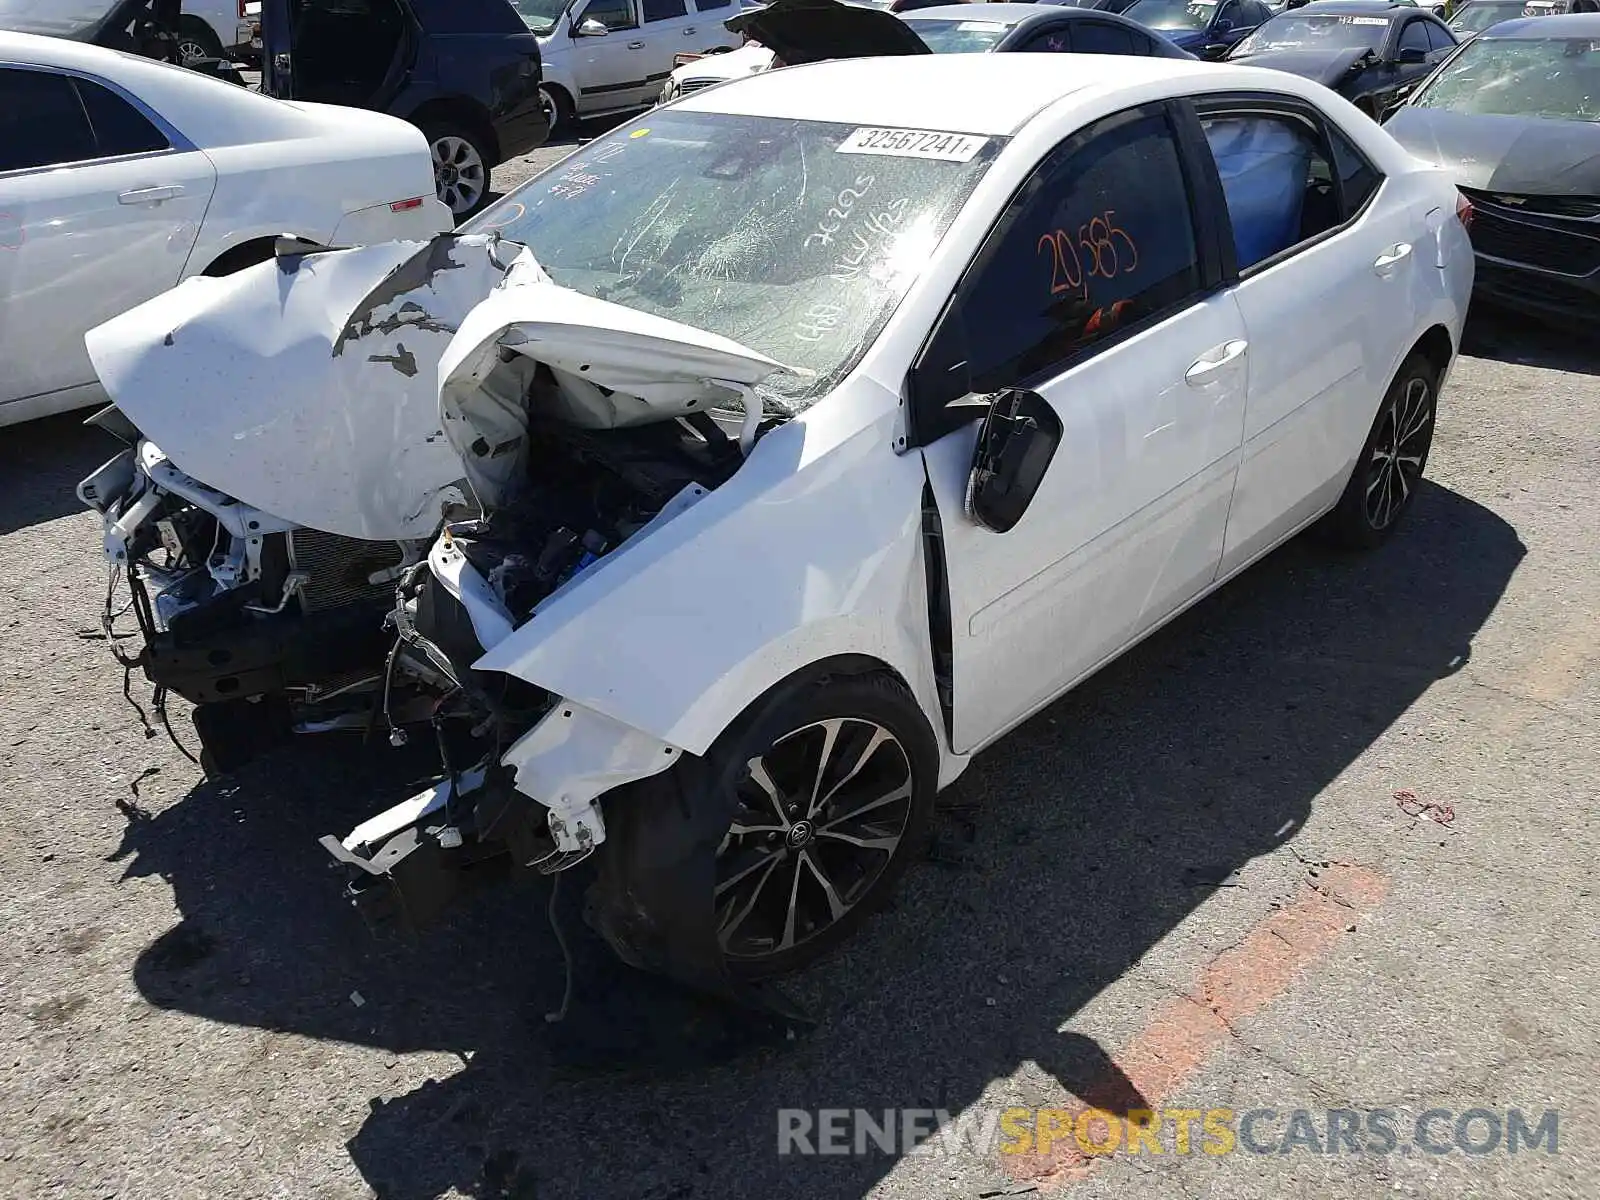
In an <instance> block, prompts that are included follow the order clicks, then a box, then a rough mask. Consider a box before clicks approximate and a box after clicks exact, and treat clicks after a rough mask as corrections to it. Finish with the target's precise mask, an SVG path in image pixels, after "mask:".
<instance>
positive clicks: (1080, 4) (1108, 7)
mask: <svg viewBox="0 0 1600 1200" xmlns="http://www.w3.org/2000/svg"><path fill="white" fill-rule="evenodd" d="M1039 3H1041V4H1057V5H1064V6H1066V7H1068V8H1093V9H1098V10H1099V11H1100V12H1114V13H1124V12H1127V11H1128V9H1130V8H1132V7H1133V5H1134V4H1135V3H1136V0H1039Z"/></svg>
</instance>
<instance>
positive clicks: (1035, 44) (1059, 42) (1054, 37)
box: [1018, 25, 1078, 54]
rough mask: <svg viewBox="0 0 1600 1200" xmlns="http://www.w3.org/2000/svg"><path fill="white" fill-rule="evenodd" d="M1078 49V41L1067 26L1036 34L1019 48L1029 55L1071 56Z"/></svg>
mask: <svg viewBox="0 0 1600 1200" xmlns="http://www.w3.org/2000/svg"><path fill="white" fill-rule="evenodd" d="M1077 48H1078V45H1077V39H1076V38H1075V37H1073V36H1072V33H1071V32H1070V31H1069V30H1068V29H1067V27H1066V26H1065V25H1058V26H1056V27H1055V28H1054V29H1047V30H1045V31H1044V32H1043V33H1036V34H1034V35H1033V36H1032V37H1031V38H1029V39H1028V40H1027V41H1026V42H1024V43H1023V44H1022V45H1021V46H1020V47H1018V49H1019V50H1022V51H1025V52H1026V53H1028V54H1070V53H1072V51H1073V50H1075V49H1077Z"/></svg>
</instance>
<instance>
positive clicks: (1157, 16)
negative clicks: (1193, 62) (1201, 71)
mask: <svg viewBox="0 0 1600 1200" xmlns="http://www.w3.org/2000/svg"><path fill="white" fill-rule="evenodd" d="M1123 15H1125V16H1127V17H1128V18H1129V19H1130V20H1134V21H1137V22H1139V24H1141V25H1143V26H1146V27H1147V28H1149V29H1154V30H1155V31H1156V32H1157V33H1159V34H1161V35H1162V36H1163V37H1165V38H1168V39H1169V40H1171V42H1172V43H1173V45H1175V46H1178V47H1179V48H1181V49H1183V50H1187V51H1188V52H1189V53H1190V54H1193V55H1194V56H1195V57H1197V58H1211V59H1217V58H1222V57H1224V56H1225V55H1226V54H1227V53H1228V51H1229V50H1231V49H1233V47H1234V46H1236V45H1238V43H1239V42H1240V41H1241V40H1242V39H1244V38H1246V37H1248V36H1249V35H1250V34H1251V33H1252V32H1254V30H1255V29H1256V27H1257V26H1259V25H1261V24H1262V23H1263V22H1265V21H1267V20H1269V19H1270V18H1271V16H1272V12H1271V10H1270V9H1268V8H1267V6H1266V5H1265V4H1263V3H1262V0H1138V2H1137V3H1135V4H1133V5H1132V6H1131V7H1129V8H1127V9H1125V10H1124V14H1123Z"/></svg>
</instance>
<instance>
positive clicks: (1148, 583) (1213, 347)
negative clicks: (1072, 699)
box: [909, 104, 1247, 751]
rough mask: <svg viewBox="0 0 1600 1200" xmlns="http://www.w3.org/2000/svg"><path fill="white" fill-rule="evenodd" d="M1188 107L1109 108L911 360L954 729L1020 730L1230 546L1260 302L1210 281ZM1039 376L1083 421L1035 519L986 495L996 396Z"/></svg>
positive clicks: (1033, 193) (1037, 190)
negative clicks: (944, 609)
mask: <svg viewBox="0 0 1600 1200" xmlns="http://www.w3.org/2000/svg"><path fill="white" fill-rule="evenodd" d="M1193 200H1194V197H1193V195H1192V194H1191V193H1190V191H1189V189H1188V186H1187V184H1186V181H1185V174H1184V170H1183V168H1182V166H1181V163H1180V155H1179V149H1178V145H1177V143H1176V141H1175V136H1174V125H1173V122H1172V118H1171V115H1170V112H1169V110H1168V106H1166V105H1162V104H1158V105H1152V106H1148V107H1144V108H1138V109H1133V110H1130V111H1127V112H1124V113H1120V114H1117V115H1116V116H1113V117H1110V118H1107V119H1105V120H1103V121H1100V122H1097V123H1096V124H1095V125H1093V126H1091V127H1090V128H1088V129H1086V130H1084V131H1083V132H1081V133H1079V134H1077V135H1075V136H1074V137H1072V138H1070V139H1068V140H1067V141H1065V142H1063V143H1062V144H1061V145H1059V146H1058V147H1057V148H1056V149H1055V150H1053V151H1052V152H1051V153H1050V154H1048V155H1047V156H1046V157H1045V158H1044V159H1043V160H1042V161H1041V162H1040V164H1039V165H1038V167H1037V168H1036V169H1035V171H1034V172H1033V173H1032V175H1031V177H1030V178H1029V180H1028V181H1027V183H1026V184H1025V185H1024V186H1023V187H1022V188H1021V189H1020V190H1019V192H1018V193H1017V194H1016V196H1015V197H1014V198H1013V199H1012V201H1011V202H1010V204H1008V205H1007V207H1006V209H1005V210H1004V211H1003V212H1002V214H1001V215H1000V217H999V219H998V221H997V222H996V224H995V225H994V227H993V229H992V230H991V232H990V233H989V235H988V237H987V239H986V240H985V242H984V245H983V247H982V249H981V250H980V251H979V252H978V254H977V256H976V257H975V258H974V260H973V262H972V264H971V265H970V266H969V268H968V270H967V272H966V274H965V276H964V277H963V280H962V282H961V283H960V285H959V286H958V288H957V290H956V292H955V294H954V295H953V296H952V298H951V300H950V303H949V305H948V307H947V309H946V312H945V314H944V315H943V317H942V318H941V320H940V322H939V325H938V327H937V328H936V329H935V331H934V333H933V334H932V335H931V336H930V339H929V341H928V343H927V345H926V346H925V347H924V350H923V352H922V354H921V355H920V356H919V359H918V361H917V363H916V365H915V366H914V368H913V371H912V375H911V379H910V381H909V386H910V392H911V400H912V405H913V412H914V421H915V430H916V438H917V441H918V442H919V443H920V444H922V445H923V446H924V456H925V461H926V463H927V468H928V476H929V480H930V483H931V487H932V491H933V495H934V498H935V501H936V503H937V505H938V512H939V519H940V522H941V528H942V539H943V541H942V545H943V558H944V560H945V562H946V564H947V566H946V572H947V576H948V589H949V597H950V612H949V617H950V627H951V630H952V645H951V667H952V677H953V688H954V726H953V737H954V741H955V745H956V748H957V749H958V750H961V751H968V750H972V749H974V748H976V747H978V746H981V745H983V744H985V743H986V742H988V741H990V740H991V739H993V738H994V737H997V736H998V735H999V734H1001V733H1003V732H1004V731H1005V730H1006V729H1008V728H1010V727H1011V726H1012V725H1013V724H1015V723H1016V722H1017V721H1018V720H1020V719H1021V718H1023V717H1024V716H1026V715H1027V714H1028V713H1029V712H1031V711H1033V710H1034V709H1036V708H1038V707H1039V706H1040V705H1042V704H1044V703H1046V702H1048V701H1049V700H1050V698H1051V697H1053V696H1055V695H1057V694H1059V693H1060V692H1061V691H1062V690H1064V689H1065V688H1066V687H1068V686H1070V685H1071V684H1072V683H1073V682H1074V681H1075V680H1077V679H1078V678H1080V677H1081V676H1083V675H1085V674H1086V673H1088V672H1089V671H1091V670H1092V669H1093V668H1094V667H1095V666H1097V665H1098V664H1099V663H1100V662H1102V661H1103V660H1105V659H1106V658H1107V657H1108V656H1110V655H1112V654H1113V653H1115V652H1116V651H1117V650H1118V649H1120V648H1121V647H1123V646H1124V645H1126V644H1127V643H1128V642H1129V641H1131V640H1132V639H1134V638H1135V637H1137V636H1138V635H1139V634H1141V633H1142V632H1144V631H1146V630H1148V629H1150V628H1151V627H1152V626H1154V625H1155V624H1156V623H1158V622H1159V621H1161V620H1162V619H1163V618H1165V617H1167V616H1168V615H1170V614H1171V613H1173V612H1174V611H1175V610H1177V609H1178V608H1179V607H1181V606H1182V605H1184V604H1185V603H1187V602H1188V601H1190V600H1192V599H1193V598H1194V597H1195V596H1197V595H1199V594H1200V593H1201V592H1202V591H1203V590H1204V589H1205V588H1206V587H1207V586H1208V585H1209V584H1210V583H1211V581H1212V579H1213V577H1214V575H1215V573H1216V569H1217V563H1218V560H1219V559H1220V557H1221V553H1222V538H1223V533H1224V530H1225V527H1226V518H1227V510H1228V503H1229V498H1230V496H1231V494H1232V490H1233V477H1234V472H1235V468H1236V466H1237V461H1238V450H1239V439H1240V432H1241V428H1242V421H1243V416H1244V404H1245V382H1246V372H1245V363H1246V350H1247V346H1246V342H1245V336H1244V321H1243V318H1242V317H1241V316H1240V313H1239V310H1238V307H1237V305H1235V303H1234V301H1233V297H1232V296H1231V295H1230V294H1229V293H1228V292H1227V291H1226V290H1224V289H1220V288H1218V287H1216V286H1208V281H1210V280H1211V279H1212V277H1213V276H1214V275H1215V274H1216V273H1217V263H1216V261H1215V255H1214V252H1213V251H1214V243H1213V241H1212V240H1211V239H1208V237H1207V236H1206V235H1205V234H1204V233H1203V232H1202V230H1203V229H1204V228H1207V226H1205V224H1204V222H1203V219H1202V218H1203V214H1197V212H1196V211H1195V208H1194V206H1193V203H1192V201H1193ZM1006 388H1023V389H1027V390H1029V391H1031V392H1034V393H1036V394H1037V395H1038V396H1040V397H1042V398H1043V400H1044V401H1045V402H1046V403H1047V404H1048V405H1049V406H1050V408H1051V409H1052V410H1053V411H1054V412H1055V414H1056V415H1057V416H1058V417H1059V419H1060V421H1061V423H1062V426H1063V427H1064V435H1063V437H1062V438H1061V441H1060V448H1059V450H1058V451H1057V452H1056V455H1055V457H1054V459H1053V460H1052V461H1051V463H1050V466H1049V469H1048V471H1047V472H1046V474H1045V475H1044V478H1043V480H1042V483H1041V484H1040V487H1039V489H1038V491H1037V492H1036V493H1035V494H1034V496H1033V497H1032V501H1031V503H1030V504H1029V505H1028V508H1027V511H1026V512H1025V513H1024V514H1023V515H1022V518H1021V520H1020V521H1019V522H1018V523H1017V524H1016V525H1015V526H1014V527H1013V528H1011V529H1010V530H1009V531H1008V532H1006V533H1003V534H997V533H994V532H991V531H989V530H987V529H984V528H981V527H979V526H978V525H977V524H975V523H974V522H973V521H972V520H971V519H970V518H969V517H968V516H967V514H966V511H965V500H966V488H967V482H968V475H969V468H970V465H971V464H970V459H971V455H972V450H973V445H974V441H975V433H974V430H973V428H972V426H971V425H970V423H969V422H970V414H971V412H972V411H973V410H972V408H971V406H972V405H973V404H974V403H981V401H979V400H977V399H976V398H977V397H982V396H984V395H988V394H993V393H996V392H999V391H1001V390H1002V389H1006Z"/></svg>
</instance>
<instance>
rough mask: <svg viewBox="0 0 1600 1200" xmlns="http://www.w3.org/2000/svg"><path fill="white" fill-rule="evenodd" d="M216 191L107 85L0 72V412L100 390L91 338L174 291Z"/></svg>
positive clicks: (198, 167) (140, 110)
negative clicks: (4, 404)
mask: <svg viewBox="0 0 1600 1200" xmlns="http://www.w3.org/2000/svg"><path fill="white" fill-rule="evenodd" d="M215 180H216V171H215V169H214V168H213V167H212V165H211V161H210V160H209V159H208V158H207V157H206V156H205V155H204V154H202V153H200V151H198V150H196V149H195V148H194V147H193V146H191V145H190V144H189V143H187V142H186V141H185V140H184V139H183V137H182V135H181V134H179V133H178V132H177V131H176V130H175V129H173V128H172V127H171V126H170V125H167V123H166V122H165V121H163V120H162V119H161V118H160V117H158V116H156V115H155V114H154V113H153V112H151V111H150V110H148V109H147V108H145V107H144V106H143V105H141V104H139V103H138V102H137V101H136V100H134V99H133V98H132V97H131V96H128V95H127V94H125V93H123V92H122V91H121V90H120V89H118V88H116V87H114V86H113V85H111V84H109V83H107V82H103V81H96V80H94V79H90V78H87V77H84V76H80V75H72V74H67V73H63V72H59V71H54V70H47V69H43V68H37V69H36V68H30V67H18V66H0V363H3V364H4V371H3V372H0V401H12V400H18V399H21V398H23V397H29V396H36V395H42V394H44V393H47V392H56V391H60V390H62V389H67V388H76V387H82V386H84V385H87V384H91V383H93V382H94V370H93V368H92V367H91V366H90V365H89V357H88V354H87V352H86V351H85V350H84V346H83V335H84V333H85V331H87V330H89V329H91V328H93V327H94V326H96V325H98V324H100V323H101V322H103V321H105V320H107V319H109V318H110V317H113V316H116V315H117V314H118V313H120V312H123V311H124V310H125V309H129V308H132V307H133V306H134V305H136V304H139V303H142V302H143V301H145V300H148V299H149V298H150V297H152V296H154V295H156V294H157V293H159V292H161V291H164V290H165V289H167V288H169V287H171V286H172V285H173V284H175V283H176V282H177V281H178V277H179V275H180V274H181V272H182V271H183V267H184V264H185V262H186V261H187V259H188V256H189V251H190V249H191V248H192V247H193V246H194V242H195V237H196V235H197V234H198V233H199V229H200V220H201V218H202V217H203V216H204V215H205V211H206V205H207V204H208V203H209V202H210V199H211V192H212V189H213V186H214V184H215ZM91 399H92V397H91Z"/></svg>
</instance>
